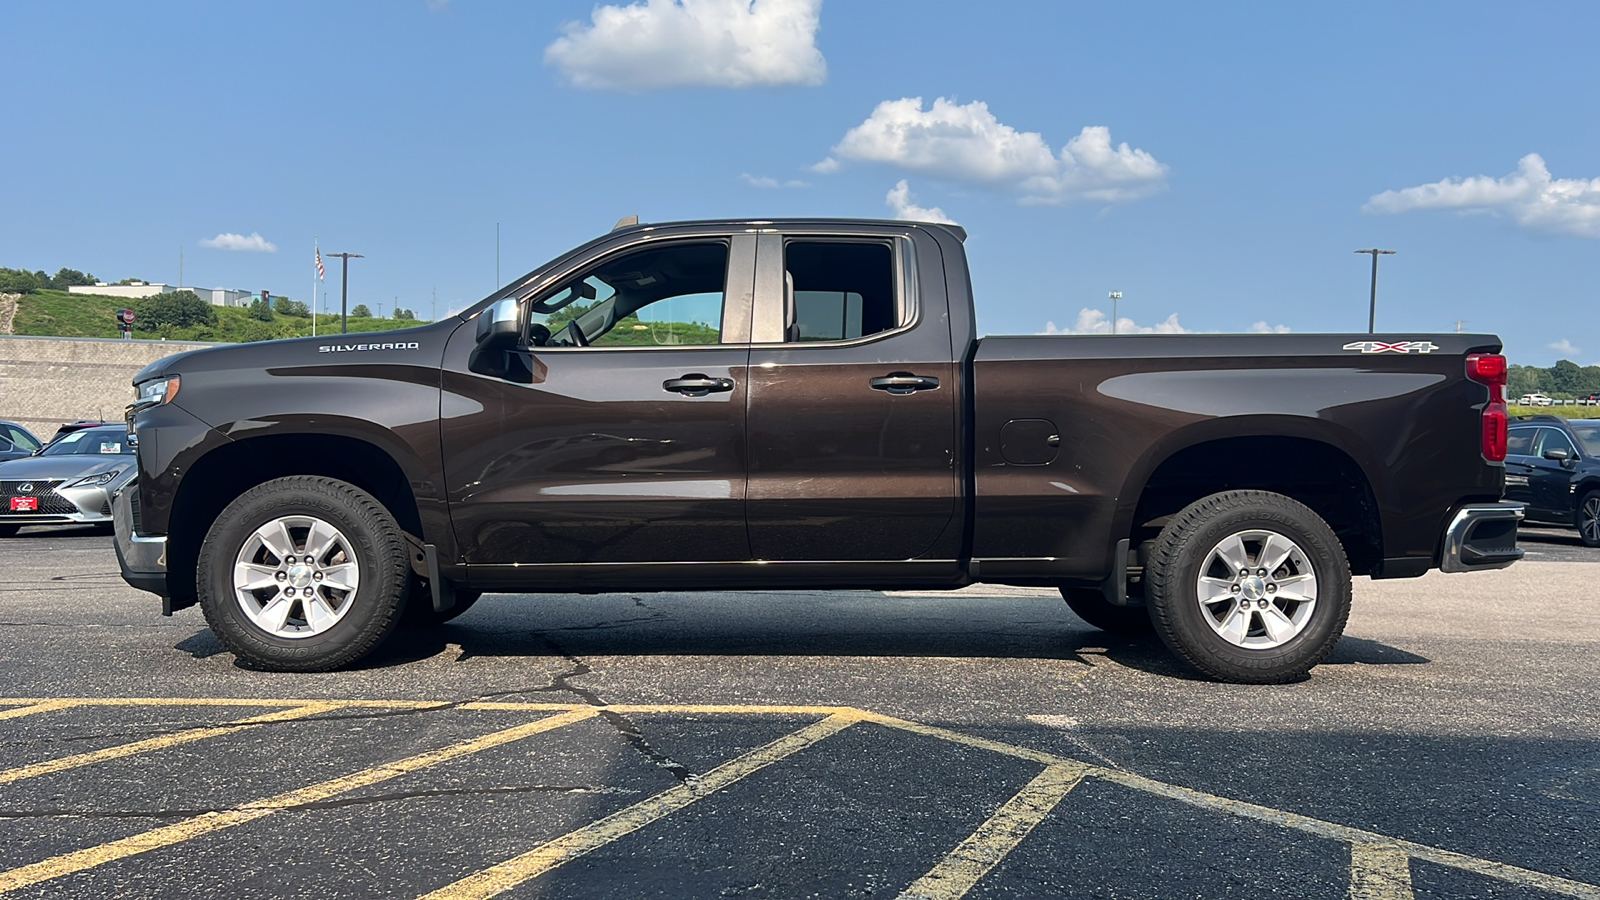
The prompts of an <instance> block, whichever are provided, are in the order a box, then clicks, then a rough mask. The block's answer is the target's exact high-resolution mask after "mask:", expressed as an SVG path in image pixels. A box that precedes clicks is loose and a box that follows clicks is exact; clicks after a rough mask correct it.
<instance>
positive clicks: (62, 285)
mask: <svg viewBox="0 0 1600 900" xmlns="http://www.w3.org/2000/svg"><path fill="white" fill-rule="evenodd" d="M97 280H98V279H96V278H95V277H94V276H93V275H89V274H85V273H83V272H79V271H78V270H77V269H69V268H67V267H66V266H62V267H61V269H60V271H58V272H56V275H55V277H54V278H52V279H50V284H49V288H50V289H51V290H53V291H64V290H66V289H67V288H69V287H72V286H73V285H92V284H94V283H95V281H97Z"/></svg>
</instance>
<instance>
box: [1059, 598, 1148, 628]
mask: <svg viewBox="0 0 1600 900" xmlns="http://www.w3.org/2000/svg"><path fill="white" fill-rule="evenodd" d="M1061 598H1062V599H1063V600H1065V601H1067V605H1068V606H1070V607H1072V611H1073V612H1074V613H1077V615H1078V618H1080V619H1082V620H1084V621H1085V622H1088V623H1089V624H1090V625H1093V626H1094V627H1096V628H1098V629H1100V630H1101V631H1109V632H1111V633H1112V634H1149V633H1150V629H1151V628H1152V627H1153V626H1152V625H1151V624H1150V612H1149V610H1147V609H1145V608H1144V606H1143V605H1142V604H1141V605H1139V606H1115V605H1112V604H1111V603H1109V602H1107V601H1106V595H1105V594H1102V593H1100V589H1099V588H1085V587H1064V588H1062V589H1061Z"/></svg>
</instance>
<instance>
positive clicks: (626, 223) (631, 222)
mask: <svg viewBox="0 0 1600 900" xmlns="http://www.w3.org/2000/svg"><path fill="white" fill-rule="evenodd" d="M637 224H639V217H638V216H623V217H622V218H620V219H618V220H617V224H615V225H613V226H611V230H612V231H620V230H621V229H623V228H632V227H633V226H635V225H637Z"/></svg>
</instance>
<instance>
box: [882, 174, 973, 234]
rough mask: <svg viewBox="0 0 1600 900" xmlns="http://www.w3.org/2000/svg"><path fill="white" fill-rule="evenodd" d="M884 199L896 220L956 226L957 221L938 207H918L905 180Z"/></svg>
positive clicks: (901, 180)
mask: <svg viewBox="0 0 1600 900" xmlns="http://www.w3.org/2000/svg"><path fill="white" fill-rule="evenodd" d="M883 199H884V202H886V203H888V204H889V208H890V209H892V210H894V217H895V218H896V219H904V220H906V221H907V222H939V223H942V224H945V225H954V224H956V220H955V219H952V218H950V217H949V216H947V215H945V214H944V210H942V209H940V208H939V207H937V206H932V207H922V206H918V205H917V199H916V198H915V197H913V196H911V186H910V185H909V184H906V180H905V179H904V178H902V179H900V183H899V184H897V185H895V186H894V187H893V188H892V189H890V191H889V193H888V194H887V195H886V196H885V197H884V198H883Z"/></svg>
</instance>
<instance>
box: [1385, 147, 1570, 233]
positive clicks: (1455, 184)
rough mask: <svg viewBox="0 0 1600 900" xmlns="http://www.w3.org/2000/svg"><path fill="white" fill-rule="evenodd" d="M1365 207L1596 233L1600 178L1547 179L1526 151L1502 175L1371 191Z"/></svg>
mask: <svg viewBox="0 0 1600 900" xmlns="http://www.w3.org/2000/svg"><path fill="white" fill-rule="evenodd" d="M1362 208H1363V209H1365V210H1367V211H1368V212H1377V213H1403V212H1410V211H1412V210H1417V209H1456V210H1461V211H1462V212H1464V213H1466V212H1489V213H1504V214H1506V215H1509V216H1511V218H1512V219H1513V220H1514V221H1515V222H1516V223H1517V224H1518V225H1521V226H1523V227H1524V228H1532V229H1535V230H1539V231H1553V232H1560V233H1564V234H1575V235H1578V236H1580V237H1592V238H1600V178H1594V179H1590V180H1587V181H1585V180H1584V179H1582V178H1551V177H1550V170H1549V169H1548V168H1546V167H1545V164H1544V158H1543V157H1541V156H1540V155H1539V154H1537V153H1529V154H1528V155H1527V156H1524V157H1523V158H1522V159H1521V161H1519V162H1518V163H1517V171H1515V172H1513V173H1511V174H1510V175H1507V176H1505V177H1504V178H1489V177H1487V176H1484V175H1479V176H1477V177H1476V178H1463V179H1461V180H1459V181H1457V180H1454V179H1450V178H1446V179H1444V180H1443V181H1436V182H1434V183H1433V184H1424V185H1418V186H1417V187H1409V188H1406V189H1404V190H1400V191H1384V192H1383V193H1381V194H1375V195H1373V197H1372V199H1370V200H1368V201H1367V204H1366V206H1364V207H1362Z"/></svg>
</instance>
